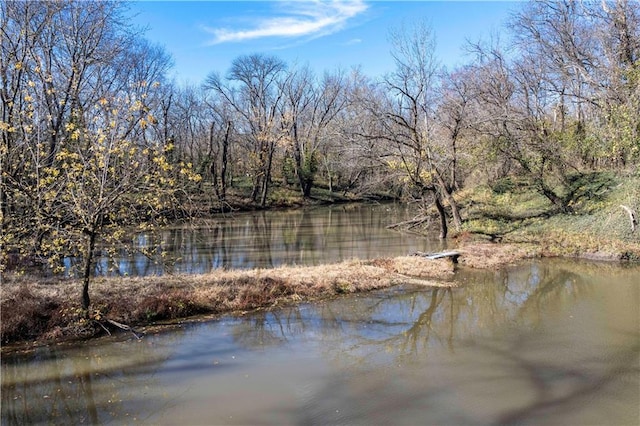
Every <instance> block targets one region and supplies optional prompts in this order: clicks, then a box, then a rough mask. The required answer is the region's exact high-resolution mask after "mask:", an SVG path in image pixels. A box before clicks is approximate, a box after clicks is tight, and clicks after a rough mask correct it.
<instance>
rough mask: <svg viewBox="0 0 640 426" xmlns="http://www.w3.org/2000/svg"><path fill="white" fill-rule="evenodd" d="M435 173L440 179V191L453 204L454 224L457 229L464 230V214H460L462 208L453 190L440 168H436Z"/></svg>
mask: <svg viewBox="0 0 640 426" xmlns="http://www.w3.org/2000/svg"><path fill="white" fill-rule="evenodd" d="M435 174H436V178H437V180H438V186H439V187H440V193H441V194H442V195H443V196H444V198H445V199H446V200H447V203H449V205H450V206H451V213H452V215H453V225H454V226H455V228H456V231H458V232H460V230H462V216H461V215H460V209H458V203H456V200H455V198H453V191H451V190H450V189H449V187H448V186H447V184H446V183H445V181H444V179H442V175H441V174H440V172H439V171H438V170H436V173H435Z"/></svg>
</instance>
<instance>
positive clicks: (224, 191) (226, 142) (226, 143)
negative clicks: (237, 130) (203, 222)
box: [219, 121, 233, 201]
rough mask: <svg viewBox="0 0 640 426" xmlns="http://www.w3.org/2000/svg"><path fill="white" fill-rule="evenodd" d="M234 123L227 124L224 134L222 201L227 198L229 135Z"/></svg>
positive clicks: (221, 178) (221, 179)
mask: <svg viewBox="0 0 640 426" xmlns="http://www.w3.org/2000/svg"><path fill="white" fill-rule="evenodd" d="M232 126H233V123H232V122H231V121H229V122H228V123H227V130H226V132H225V134H224V141H223V142H222V165H221V168H220V194H219V199H220V201H224V200H225V198H226V197H227V161H228V152H229V133H230V132H231V127H232Z"/></svg>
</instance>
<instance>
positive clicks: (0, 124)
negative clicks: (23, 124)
mask: <svg viewBox="0 0 640 426" xmlns="http://www.w3.org/2000/svg"><path fill="white" fill-rule="evenodd" d="M0 130H1V131H3V132H7V133H13V132H15V131H16V129H15V127H13V126H11V125H10V124H9V123H7V122H5V121H0Z"/></svg>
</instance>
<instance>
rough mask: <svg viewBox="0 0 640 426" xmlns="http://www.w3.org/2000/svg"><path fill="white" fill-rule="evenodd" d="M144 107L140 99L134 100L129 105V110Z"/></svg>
mask: <svg viewBox="0 0 640 426" xmlns="http://www.w3.org/2000/svg"><path fill="white" fill-rule="evenodd" d="M143 107H144V104H143V103H142V102H141V101H140V100H135V101H134V102H133V104H131V106H130V107H129V112H135V111H140V110H141V109H142V108H143Z"/></svg>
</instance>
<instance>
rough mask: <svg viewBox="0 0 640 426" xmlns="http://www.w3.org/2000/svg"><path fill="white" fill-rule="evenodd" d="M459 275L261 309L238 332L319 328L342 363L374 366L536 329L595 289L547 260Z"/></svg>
mask: <svg viewBox="0 0 640 426" xmlns="http://www.w3.org/2000/svg"><path fill="white" fill-rule="evenodd" d="M459 278H460V279H461V280H462V281H463V282H466V284H465V285H464V286H463V287H461V288H446V289H445V288H434V289H430V288H419V287H407V288H404V289H402V290H399V291H393V292H389V291H383V292H378V293H371V294H368V295H364V296H360V297H358V298H357V299H354V298H352V297H347V298H341V299H337V300H334V301H332V302H329V303H323V304H319V305H317V306H311V305H305V307H304V309H305V310H311V311H313V314H312V315H309V314H307V315H302V314H301V312H300V311H299V308H296V307H292V308H288V309H287V310H284V311H273V312H269V313H264V314H259V315H258V316H255V317H253V318H252V320H251V326H242V329H240V330H237V331H236V333H234V335H235V336H236V339H237V341H238V342H241V343H242V344H243V345H246V346H249V347H252V346H258V345H261V344H264V342H272V341H273V342H287V341H289V340H291V338H293V337H295V334H296V333H301V332H303V331H305V330H308V329H317V330H318V331H319V332H320V334H321V336H322V337H321V338H322V340H323V341H324V342H325V343H326V344H323V347H326V348H327V352H328V353H330V354H332V356H334V357H335V358H337V359H340V360H341V361H343V362H346V363H349V362H353V363H355V364H358V365H363V364H367V363H374V364H375V363H376V362H387V361H388V359H389V357H390V356H392V357H393V356H395V357H398V360H402V361H407V360H411V359H416V358H418V357H424V356H426V353H427V352H428V351H429V350H430V349H432V348H444V349H445V350H448V351H449V352H452V353H453V352H454V351H455V347H456V343H457V342H460V341H463V340H464V339H466V338H468V337H469V336H474V335H478V334H481V335H482V334H485V333H488V334H489V335H490V334H491V333H494V330H498V329H500V326H501V325H507V324H511V325H514V324H519V325H520V326H524V327H525V328H531V329H535V328H536V327H538V326H539V324H540V323H541V322H542V321H543V320H544V316H545V315H546V313H548V312H550V311H557V310H560V309H562V307H563V306H565V305H566V303H568V302H570V301H571V300H577V299H580V298H582V297H585V296H586V295H588V293H589V289H590V284H589V283H588V282H587V281H585V280H584V279H581V278H580V276H579V275H577V274H576V273H575V272H572V271H568V270H565V269H563V268H558V267H556V266H554V265H553V264H546V263H534V264H532V265H531V266H527V267H521V268H512V269H509V270H504V271H500V272H486V271H466V272H461V273H460V274H459ZM496 282H497V283H498V285H496ZM376 360H377V361H376Z"/></svg>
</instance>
